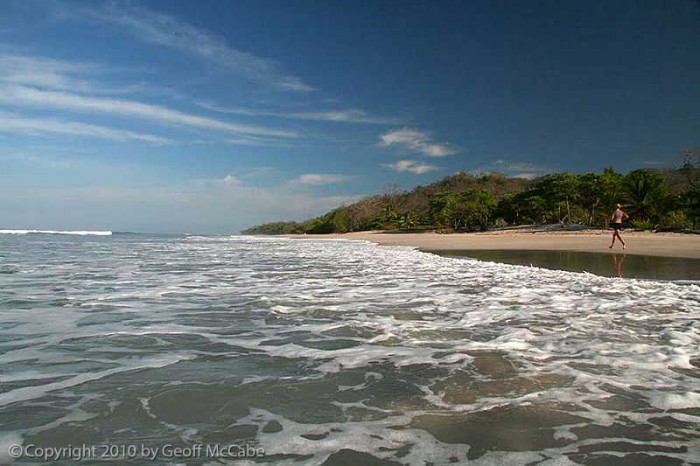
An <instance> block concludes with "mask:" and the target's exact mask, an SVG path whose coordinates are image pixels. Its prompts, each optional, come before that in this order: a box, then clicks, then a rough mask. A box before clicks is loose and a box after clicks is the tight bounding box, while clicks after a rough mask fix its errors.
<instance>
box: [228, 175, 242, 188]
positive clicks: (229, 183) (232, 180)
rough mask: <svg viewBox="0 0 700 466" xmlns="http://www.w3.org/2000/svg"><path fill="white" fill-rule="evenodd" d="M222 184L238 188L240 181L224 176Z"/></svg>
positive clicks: (230, 176) (231, 176)
mask: <svg viewBox="0 0 700 466" xmlns="http://www.w3.org/2000/svg"><path fill="white" fill-rule="evenodd" d="M224 184H225V185H226V186H238V185H240V184H241V180H240V179H239V178H237V177H235V176H233V175H226V176H225V177H224Z"/></svg>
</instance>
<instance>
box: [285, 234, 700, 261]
mask: <svg viewBox="0 0 700 466" xmlns="http://www.w3.org/2000/svg"><path fill="white" fill-rule="evenodd" d="M622 235H623V238H624V239H625V242H626V243H627V248H626V249H625V251H624V252H625V254H626V255H628V256H629V255H645V256H658V257H679V258H686V259H700V235H689V234H681V233H651V232H624V233H623V234H622ZM292 237H306V238H308V237H314V238H328V239H349V240H365V241H372V242H375V243H378V244H382V245H396V246H413V247H417V248H419V249H421V250H426V251H449V250H452V251H456V250H535V251H581V252H598V253H608V254H610V253H617V254H621V253H622V252H623V251H622V245H621V244H620V243H619V242H616V243H615V247H614V248H613V249H612V250H611V249H609V248H608V246H610V241H611V238H612V231H604V230H588V231H584V232H551V231H546V232H542V231H530V230H516V231H513V230H504V231H493V232H483V233H454V234H438V233H434V232H425V233H400V232H399V233H395V232H385V231H367V232H354V233H345V234H330V235H292Z"/></svg>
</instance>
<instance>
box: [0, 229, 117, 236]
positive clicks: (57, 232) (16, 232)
mask: <svg viewBox="0 0 700 466" xmlns="http://www.w3.org/2000/svg"><path fill="white" fill-rule="evenodd" d="M28 234H42V235H79V236H92V235H94V236H110V235H111V234H112V232H111V231H83V230H76V231H70V230H66V231H64V230H0V235H28Z"/></svg>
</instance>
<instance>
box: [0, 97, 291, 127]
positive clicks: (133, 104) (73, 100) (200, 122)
mask: <svg viewBox="0 0 700 466" xmlns="http://www.w3.org/2000/svg"><path fill="white" fill-rule="evenodd" d="M0 102H2V103H5V104H11V105H20V106H21V105H31V106H35V107H51V108H60V109H68V110H76V111H84V112H99V113H108V114H111V115H121V116H128V117H134V118H141V119H145V120H151V121H155V122H158V123H166V124H175V125H180V126H186V127H192V128H198V129H209V130H218V131H224V132H229V133H235V134H250V135H258V136H270V137H277V138H293V137H296V133H293V132H290V131H282V130H277V129H271V128H266V127H262V126H251V125H241V124H236V123H231V122H227V121H222V120H217V119H214V118H207V117H202V116H198V115H193V114H189V113H185V112H181V111H178V110H173V109H170V108H167V107H163V106H159V105H152V104H146V103H142V102H138V101H132V100H122V99H111V98H103V97H94V96H85V95H79V94H73V93H68V92H58V91H44V90H41V89H36V88H32V87H27V86H2V87H0Z"/></svg>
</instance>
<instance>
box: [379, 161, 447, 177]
mask: <svg viewBox="0 0 700 466" xmlns="http://www.w3.org/2000/svg"><path fill="white" fill-rule="evenodd" d="M382 166H384V167H387V168H390V169H392V170H394V171H396V172H409V173H414V174H416V175H422V174H424V173H428V172H430V171H433V170H438V169H439V167H436V166H433V165H427V164H424V163H420V162H418V161H417V160H399V161H398V162H396V163H387V164H383V165H382Z"/></svg>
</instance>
